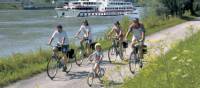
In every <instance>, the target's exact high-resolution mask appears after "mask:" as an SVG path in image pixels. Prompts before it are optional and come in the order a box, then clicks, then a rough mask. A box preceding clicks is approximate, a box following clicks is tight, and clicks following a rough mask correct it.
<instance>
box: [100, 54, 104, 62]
mask: <svg viewBox="0 0 200 88" xmlns="http://www.w3.org/2000/svg"><path fill="white" fill-rule="evenodd" d="M103 57H104V56H103V53H102V54H101V58H100V61H102V60H103Z"/></svg>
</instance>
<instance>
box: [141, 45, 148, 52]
mask: <svg viewBox="0 0 200 88" xmlns="http://www.w3.org/2000/svg"><path fill="white" fill-rule="evenodd" d="M142 50H143V53H144V54H147V45H143V49H142Z"/></svg>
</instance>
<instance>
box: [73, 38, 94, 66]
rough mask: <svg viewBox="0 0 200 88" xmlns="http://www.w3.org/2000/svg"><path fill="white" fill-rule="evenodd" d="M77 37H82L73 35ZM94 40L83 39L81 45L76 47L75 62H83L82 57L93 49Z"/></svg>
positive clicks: (79, 64)
mask: <svg viewBox="0 0 200 88" xmlns="http://www.w3.org/2000/svg"><path fill="white" fill-rule="evenodd" d="M75 38H77V39H82V37H75ZM95 44H96V42H93V43H91V44H90V43H89V40H86V41H84V44H83V46H80V47H78V48H77V49H76V51H75V52H76V59H75V61H76V64H77V65H78V66H81V65H82V64H83V62H84V58H86V57H88V55H89V54H91V53H92V52H93V51H94V46H95Z"/></svg>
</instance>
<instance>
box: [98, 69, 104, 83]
mask: <svg viewBox="0 0 200 88" xmlns="http://www.w3.org/2000/svg"><path fill="white" fill-rule="evenodd" d="M104 74H105V70H104V69H103V68H100V71H99V73H98V78H99V81H100V82H101V83H102V82H103V76H104Z"/></svg>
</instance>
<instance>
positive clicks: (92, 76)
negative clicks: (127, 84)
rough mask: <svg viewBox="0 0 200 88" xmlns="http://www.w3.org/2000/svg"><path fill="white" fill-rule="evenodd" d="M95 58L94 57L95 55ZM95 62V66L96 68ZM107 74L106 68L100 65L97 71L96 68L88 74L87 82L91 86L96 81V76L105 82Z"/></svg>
mask: <svg viewBox="0 0 200 88" xmlns="http://www.w3.org/2000/svg"><path fill="white" fill-rule="evenodd" d="M93 58H94V57H93ZM88 60H90V62H92V61H91V60H92V59H91V58H88ZM94 66H95V64H93V68H94ZM104 74H105V69H104V68H102V67H100V66H99V70H98V72H97V73H96V72H95V70H94V69H92V72H90V73H89V74H88V77H87V84H88V85H89V86H90V87H91V86H92V85H93V84H94V83H93V81H94V79H95V78H98V80H99V81H100V82H101V83H102V82H103V76H104Z"/></svg>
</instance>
